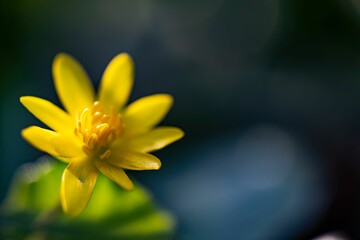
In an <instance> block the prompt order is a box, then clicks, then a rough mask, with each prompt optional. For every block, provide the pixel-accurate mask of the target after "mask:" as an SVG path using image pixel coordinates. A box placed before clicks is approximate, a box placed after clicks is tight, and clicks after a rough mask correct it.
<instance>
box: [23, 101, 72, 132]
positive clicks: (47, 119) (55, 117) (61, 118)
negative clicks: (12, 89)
mask: <svg viewBox="0 0 360 240" xmlns="http://www.w3.org/2000/svg"><path fill="white" fill-rule="evenodd" d="M20 102H21V103H22V104H23V105H24V106H25V107H26V108H27V109H28V110H29V111H30V112H31V113H32V114H34V116H35V117H37V118H38V119H39V120H40V121H42V122H43V123H45V124H46V125H47V126H49V127H50V128H51V129H53V130H55V131H57V132H62V133H65V132H67V133H68V132H73V130H74V126H75V121H73V120H72V118H71V117H70V115H69V114H67V113H66V112H64V111H63V110H62V109H60V108H59V107H57V106H56V105H54V104H53V103H51V102H49V101H47V100H45V99H42V98H37V97H31V96H26V97H21V98H20Z"/></svg>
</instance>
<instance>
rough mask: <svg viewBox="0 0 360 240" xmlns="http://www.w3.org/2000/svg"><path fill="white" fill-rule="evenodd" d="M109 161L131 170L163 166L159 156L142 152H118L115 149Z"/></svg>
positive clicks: (152, 168)
mask: <svg viewBox="0 0 360 240" xmlns="http://www.w3.org/2000/svg"><path fill="white" fill-rule="evenodd" d="M107 161H108V162H110V163H111V164H112V165H115V166H117V167H121V168H125V169H131V170H157V169H159V168H160V167H161V162H160V160H159V159H158V158H157V157H155V156H154V155H151V154H148V153H140V152H120V151H119V152H117V151H115V150H113V151H112V153H111V155H110V157H109V158H108V159H107Z"/></svg>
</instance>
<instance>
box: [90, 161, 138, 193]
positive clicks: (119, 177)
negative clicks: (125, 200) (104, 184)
mask: <svg viewBox="0 0 360 240" xmlns="http://www.w3.org/2000/svg"><path fill="white" fill-rule="evenodd" d="M95 163H96V166H97V168H98V169H99V170H100V171H101V173H102V174H104V175H105V176H106V177H108V178H109V179H111V180H112V181H113V182H115V183H116V184H118V185H119V186H120V187H122V188H124V189H125V190H132V189H133V188H134V185H133V183H132V182H131V180H130V178H129V177H128V176H127V175H126V173H125V171H124V170H123V169H122V168H119V167H116V166H114V165H111V164H109V163H106V162H105V161H96V162H95Z"/></svg>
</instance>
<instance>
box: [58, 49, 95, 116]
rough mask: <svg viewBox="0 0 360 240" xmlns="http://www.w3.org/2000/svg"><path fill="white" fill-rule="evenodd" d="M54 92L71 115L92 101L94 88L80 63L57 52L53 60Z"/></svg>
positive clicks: (89, 104)
mask: <svg viewBox="0 0 360 240" xmlns="http://www.w3.org/2000/svg"><path fill="white" fill-rule="evenodd" d="M52 71H53V77H54V83H55V88H56V92H57V94H58V96H59V98H60V101H61V103H62V104H63V106H64V108H65V109H66V110H67V111H68V112H69V113H70V114H71V115H72V116H76V114H77V113H78V112H79V113H81V111H82V110H83V109H85V108H86V107H89V106H91V105H92V104H93V102H94V89H93V86H92V84H91V82H90V80H89V77H88V76H87V74H86V72H85V70H84V69H83V68H82V66H81V65H80V63H79V62H78V61H77V60H75V59H74V58H73V57H71V56H70V55H68V54H65V53H60V54H58V55H57V56H56V57H55V59H54V62H53V68H52Z"/></svg>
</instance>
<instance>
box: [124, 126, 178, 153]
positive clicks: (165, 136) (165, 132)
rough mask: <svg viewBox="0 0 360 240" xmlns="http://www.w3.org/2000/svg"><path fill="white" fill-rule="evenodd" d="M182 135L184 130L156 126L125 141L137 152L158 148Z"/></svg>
mask: <svg viewBox="0 0 360 240" xmlns="http://www.w3.org/2000/svg"><path fill="white" fill-rule="evenodd" d="M183 136H184V132H183V131H182V130H181V129H180V128H176V127H158V128H155V129H154V130H152V131H150V132H147V133H145V134H143V135H140V136H137V137H135V138H134V139H132V140H130V141H129V142H128V143H127V146H128V148H130V149H134V150H136V151H138V152H151V151H155V150H159V149H161V148H163V147H165V146H167V145H169V144H171V143H173V142H175V141H177V140H179V139H180V138H182V137H183Z"/></svg>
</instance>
